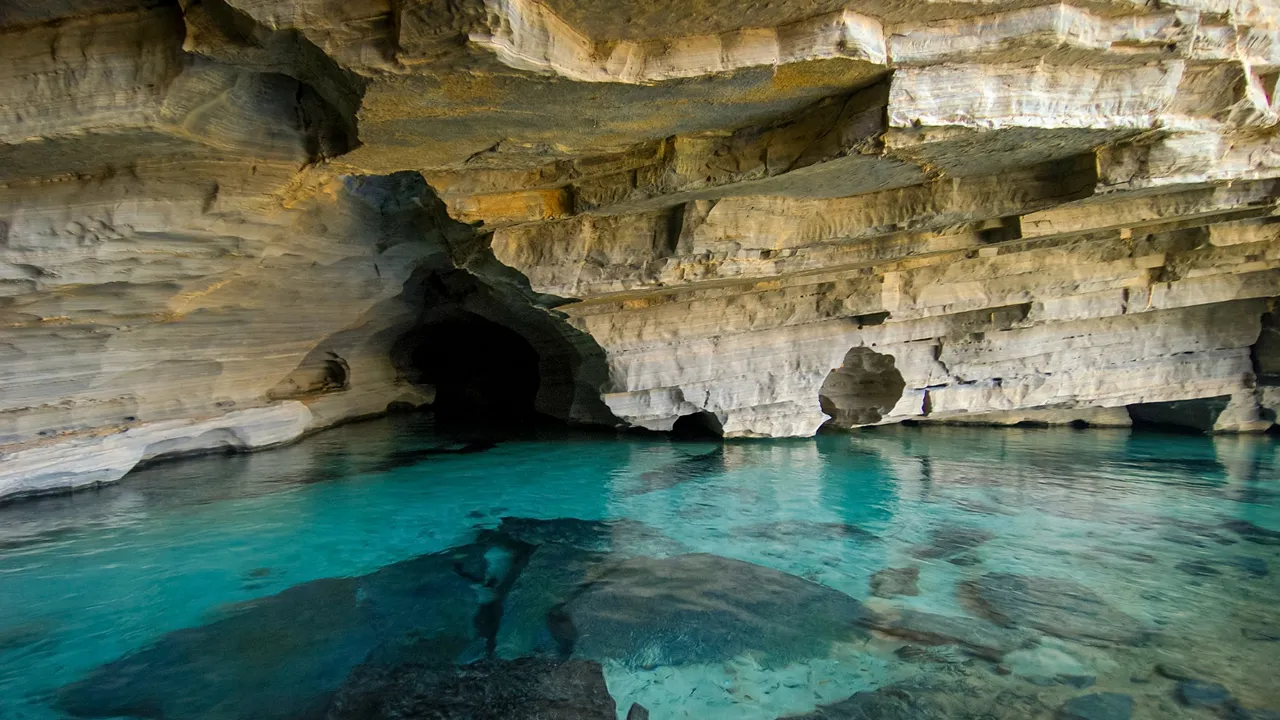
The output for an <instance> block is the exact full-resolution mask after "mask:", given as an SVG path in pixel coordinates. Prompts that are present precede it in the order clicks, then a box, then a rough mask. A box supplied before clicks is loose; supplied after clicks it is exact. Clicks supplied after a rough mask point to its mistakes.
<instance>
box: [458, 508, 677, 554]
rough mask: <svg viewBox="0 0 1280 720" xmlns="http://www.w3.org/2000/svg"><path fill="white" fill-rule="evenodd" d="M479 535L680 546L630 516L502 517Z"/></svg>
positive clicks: (608, 548)
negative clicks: (494, 526) (490, 528)
mask: <svg viewBox="0 0 1280 720" xmlns="http://www.w3.org/2000/svg"><path fill="white" fill-rule="evenodd" d="M482 538H483V539H504V540H509V541H512V540H513V541H516V542H521V543H525V544H528V545H535V546H536V545H546V544H549V543H556V544H560V545H568V546H570V547H575V548H579V549H581V550H590V551H594V552H619V551H625V550H627V549H638V548H645V549H648V550H660V551H675V550H678V549H680V546H679V544H678V543H676V542H675V541H674V540H672V539H671V538H669V537H667V536H666V535H664V534H663V533H662V531H660V530H658V529H656V528H653V527H650V526H649V525H646V524H644V523H642V522H640V521H638V520H629V519H620V520H582V519H579V518H551V519H542V518H525V517H504V518H502V521H501V523H500V524H499V525H498V527H497V529H496V530H493V531H490V532H489V533H486V534H483V535H482Z"/></svg>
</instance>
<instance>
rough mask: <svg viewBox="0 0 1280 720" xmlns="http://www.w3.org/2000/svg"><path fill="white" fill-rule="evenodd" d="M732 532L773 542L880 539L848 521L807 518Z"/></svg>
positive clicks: (759, 525) (741, 528) (745, 527)
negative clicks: (823, 520) (814, 520)
mask: <svg viewBox="0 0 1280 720" xmlns="http://www.w3.org/2000/svg"><path fill="white" fill-rule="evenodd" d="M734 534H735V535H741V536H745V537H750V538H760V539H762V540H771V541H774V542H794V541H796V540H831V539H834V540H850V541H854V542H875V541H877V540H879V539H880V538H878V537H876V535H875V533H873V532H870V531H869V530H864V529H862V528H860V527H858V526H857V525H852V524H850V523H839V522H811V521H807V520H786V521H777V522H769V523H759V524H756V525H745V526H742V527H737V528H734Z"/></svg>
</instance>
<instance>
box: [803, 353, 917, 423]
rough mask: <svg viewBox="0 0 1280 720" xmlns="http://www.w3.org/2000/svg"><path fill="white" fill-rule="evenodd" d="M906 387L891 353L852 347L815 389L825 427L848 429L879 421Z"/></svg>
mask: <svg viewBox="0 0 1280 720" xmlns="http://www.w3.org/2000/svg"><path fill="white" fill-rule="evenodd" d="M906 387H907V384H906V381H905V380H903V378H902V373H901V372H899V371H898V368H897V367H895V365H894V359H893V356H892V355H886V354H883V353H878V352H876V351H874V350H872V349H871V348H866V347H856V348H853V349H852V350H850V351H849V352H848V353H846V354H845V356H844V362H843V363H842V364H841V365H840V367H838V368H836V369H835V370H832V371H831V374H830V375H828V376H827V379H826V380H825V381H823V383H822V387H821V388H820V389H819V390H818V403H819V405H820V406H821V408H822V412H824V413H826V414H828V415H830V416H831V419H830V420H828V421H827V423H826V426H828V427H835V428H852V427H856V426H859V425H871V424H873V423H877V422H880V420H881V419H882V418H884V416H885V415H887V414H888V413H889V411H890V410H892V409H893V406H894V405H896V404H898V400H899V398H901V397H902V391H903V390H905V389H906Z"/></svg>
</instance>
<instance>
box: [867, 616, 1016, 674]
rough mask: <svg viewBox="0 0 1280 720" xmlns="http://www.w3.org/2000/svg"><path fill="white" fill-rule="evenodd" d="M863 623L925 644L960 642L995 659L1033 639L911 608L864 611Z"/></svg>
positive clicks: (976, 621)
mask: <svg viewBox="0 0 1280 720" xmlns="http://www.w3.org/2000/svg"><path fill="white" fill-rule="evenodd" d="M863 624H865V625H866V626H867V627H869V628H872V629H875V630H879V631H880V632H883V633H885V634H888V635H893V636H895V637H901V638H906V639H909V640H914V641H916V642H920V643H925V644H929V645H960V646H961V647H963V648H964V649H965V650H967V651H968V652H970V653H973V654H974V655H978V656H979V657H984V658H988V659H990V660H995V661H999V660H1000V658H1001V657H1002V656H1004V655H1005V654H1006V653H1010V652H1013V651H1014V650H1017V649H1019V648H1025V647H1028V646H1029V645H1031V644H1033V643H1034V638H1033V637H1032V636H1031V635H1029V634H1027V633H1024V632H1021V631H1018V630H1010V629H1007V628H1002V627H1000V626H998V625H993V624H991V623H990V622H987V621H986V620H979V619H977V618H970V617H958V616H952V615H935V614H933V613H927V612H921V611H919V610H911V609H902V610H896V611H894V612H891V613H878V614H867V615H866V616H865V619H864V620H863Z"/></svg>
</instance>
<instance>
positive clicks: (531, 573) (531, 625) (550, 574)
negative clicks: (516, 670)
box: [496, 543, 607, 658]
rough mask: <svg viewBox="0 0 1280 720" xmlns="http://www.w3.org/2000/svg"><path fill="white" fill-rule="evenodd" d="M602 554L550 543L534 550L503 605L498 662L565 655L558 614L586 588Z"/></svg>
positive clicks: (568, 644)
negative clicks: (563, 605) (557, 627)
mask: <svg viewBox="0 0 1280 720" xmlns="http://www.w3.org/2000/svg"><path fill="white" fill-rule="evenodd" d="M606 560H607V556H606V555H605V554H603V553H597V552H592V551H589V550H582V549H580V548H576V547H573V546H570V545H561V544H557V543H550V544H547V545H542V546H541V547H538V548H537V549H535V550H534V551H533V553H532V555H530V556H529V558H528V560H527V561H526V562H525V564H524V567H523V568H522V569H521V571H520V575H519V576H518V577H517V578H516V579H515V582H513V583H512V585H511V589H510V590H509V591H508V592H507V594H506V597H505V598H504V600H503V607H502V619H501V621H500V623H499V626H498V633H497V644H496V650H497V653H498V656H499V657H504V658H514V657H519V656H522V655H543V656H568V655H569V654H570V653H572V652H573V642H572V638H571V637H570V636H567V635H566V633H565V632H563V631H560V630H559V629H557V632H556V633H554V634H553V632H552V630H553V625H554V624H555V622H554V620H553V618H555V617H559V616H558V615H555V613H556V612H557V609H558V608H559V607H560V605H562V604H563V603H564V602H565V601H566V600H568V599H569V598H570V597H572V596H573V593H574V592H575V591H577V590H578V589H579V588H580V587H582V586H583V585H584V584H585V583H587V581H588V578H589V577H590V575H591V572H592V569H593V568H596V567H598V566H600V565H601V564H603V563H605V562H606Z"/></svg>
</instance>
